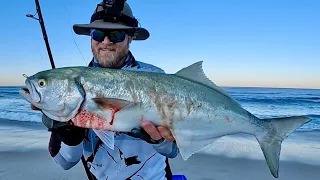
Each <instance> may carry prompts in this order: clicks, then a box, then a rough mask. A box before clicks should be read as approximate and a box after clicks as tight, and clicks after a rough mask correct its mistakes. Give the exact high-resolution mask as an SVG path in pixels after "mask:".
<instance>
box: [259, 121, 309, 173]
mask: <svg viewBox="0 0 320 180" xmlns="http://www.w3.org/2000/svg"><path fill="white" fill-rule="evenodd" d="M263 121H269V122H270V123H269V126H268V128H267V129H266V131H263V132H260V133H258V134H256V139H257V140H258V142H259V144H260V147H261V149H262V152H263V155H264V157H265V159H266V161H267V164H268V167H269V169H270V172H271V174H272V175H273V176H274V177H275V178H278V173H279V158H280V151H281V144H282V141H283V140H284V139H286V138H287V137H288V136H289V135H290V134H291V133H292V132H293V131H295V130H296V129H297V128H299V127H300V126H302V125H303V124H305V123H307V122H309V121H310V119H309V118H308V117H306V116H293V117H286V118H272V119H263Z"/></svg>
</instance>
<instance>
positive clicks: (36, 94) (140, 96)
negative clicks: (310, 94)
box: [20, 61, 310, 178]
mask: <svg viewBox="0 0 320 180" xmlns="http://www.w3.org/2000/svg"><path fill="white" fill-rule="evenodd" d="M40 79H41V80H42V81H43V80H44V81H45V84H46V85H45V86H44V87H39V83H38V82H39V80H40ZM26 85H27V88H28V90H27V89H25V88H23V89H21V91H20V93H21V95H22V96H23V97H24V98H25V99H26V100H27V101H28V102H30V103H32V104H33V105H34V106H36V107H38V108H39V109H42V112H43V113H45V114H46V115H47V116H48V117H50V118H52V119H54V120H56V121H61V122H67V121H69V120H70V119H72V118H73V119H74V120H75V122H77V123H74V125H75V126H80V127H85V128H87V127H88V126H89V127H90V128H92V129H94V131H95V132H96V133H97V135H98V136H99V137H100V138H102V140H103V142H104V143H106V144H108V145H109V146H110V147H111V148H112V147H113V146H114V139H113V136H114V134H112V133H113V132H130V131H131V130H132V129H133V128H135V127H139V126H141V120H142V119H145V120H149V121H151V122H152V123H154V124H155V125H163V126H166V127H167V128H168V129H169V130H170V131H171V133H172V135H173V136H174V138H175V141H176V143H177V146H178V148H179V153H180V155H181V156H182V158H183V159H184V160H187V159H188V158H189V157H190V156H192V155H193V154H194V153H197V152H199V151H201V150H202V149H204V148H205V147H207V146H208V145H210V144H212V143H213V142H214V141H216V140H217V139H219V138H220V137H222V136H225V135H232V134H237V133H247V134H251V135H253V136H255V137H256V139H257V141H258V142H259V145H260V147H261V150H262V152H263V154H264V157H265V160H266V162H267V165H268V167H269V170H270V172H271V174H272V175H273V176H274V177H276V178H277V177H278V172H279V157H280V151H281V143H282V141H283V140H285V139H286V138H287V137H288V136H289V135H290V134H291V133H292V132H293V131H295V130H296V129H297V128H299V127H300V126H302V125H303V124H305V123H307V122H309V121H310V119H309V118H308V117H306V116H292V117H283V118H273V119H272V118H269V119H259V118H257V117H256V116H254V115H253V114H251V113H250V112H248V111H247V110H245V109H244V108H242V107H241V105H240V104H239V103H238V102H237V101H236V100H235V99H234V98H233V97H231V96H230V95H229V94H228V93H227V92H225V91H224V90H223V89H221V88H220V87H218V86H217V85H216V84H214V83H213V82H212V81H211V80H209V79H208V78H207V77H206V76H205V74H204V72H203V70H202V61H199V62H196V63H194V64H192V65H190V66H188V67H185V68H183V69H181V70H180V71H178V72H177V73H175V74H163V73H155V72H147V71H143V70H142V71H137V70H121V69H107V68H90V67H64V68H55V69H52V70H47V71H42V72H39V73H37V74H35V75H33V76H30V77H28V78H27V79H26ZM43 97H45V98H43ZM39 99H40V101H39ZM59 112H60V113H59ZM61 112H63V113H61ZM79 112H80V113H79ZM102 124H103V125H102Z"/></svg>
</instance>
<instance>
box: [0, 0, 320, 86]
mask: <svg viewBox="0 0 320 180" xmlns="http://www.w3.org/2000/svg"><path fill="white" fill-rule="evenodd" d="M98 2H100V1H97V0H85V1H76V0H54V1H48V0H40V5H41V10H42V14H43V17H44V22H45V25H46V29H47V33H48V36H49V43H50V45H51V50H52V54H53V58H54V60H55V63H56V67H63V66H74V65H86V64H87V63H88V62H89V61H90V59H91V57H92V56H91V50H90V39H89V37H86V36H77V35H76V34H74V33H73V30H72V25H73V24H75V23H88V22H89V19H90V16H91V14H92V12H93V11H94V9H95V6H96V4H97V3H98ZM128 2H129V4H130V5H131V8H132V10H133V13H134V15H135V16H136V17H137V18H138V19H139V20H140V24H141V26H143V27H145V28H147V29H148V30H149V31H150V34H151V37H150V38H149V39H148V40H146V41H134V42H133V43H132V44H131V51H132V52H133V53H134V55H135V57H136V59H138V60H140V61H145V62H148V63H152V64H155V65H157V66H159V67H161V68H163V69H164V70H165V71H166V72H167V73H174V72H176V71H178V70H179V69H180V68H183V67H185V66H188V65H190V64H192V63H194V62H196V61H204V62H203V66H204V71H205V73H206V74H207V76H208V77H209V78H210V79H211V80H213V81H214V82H215V83H216V84H218V85H220V86H265V87H300V88H320V70H319V69H320V21H319V19H320V12H319V7H320V1H318V0H314V1H311V0H310V1H301V0H300V1H296V0H282V1H278V0H269V1H256V0H255V1H254V0H246V1H239V0H229V1H226V0H202V1H186V0H175V1H172V0H162V1H160V0H153V1H150V0H138V1H137V0H128ZM200 2H201V3H202V4H199V3H200ZM35 11H36V9H35V4H34V1H33V0H15V1H8V0H4V1H1V2H0V12H1V16H0V20H1V23H2V24H1V27H2V28H0V39H1V43H0V63H1V64H2V65H1V67H0V76H1V79H0V85H22V84H23V83H24V82H23V81H24V77H23V76H22V74H23V73H25V74H27V75H31V74H33V73H36V72H38V71H41V70H44V69H50V68H51V67H50V63H49V59H48V55H47V51H46V48H45V44H44V41H43V38H42V34H41V29H40V25H39V23H38V21H36V20H33V19H30V18H27V17H26V16H25V15H26V14H28V13H31V14H34V13H35ZM74 40H75V41H76V43H77V44H78V46H79V48H80V50H81V52H82V54H83V56H84V59H83V58H82V56H81V54H80V52H79V50H78V48H77V46H76V44H75V42H74Z"/></svg>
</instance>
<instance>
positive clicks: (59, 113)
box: [20, 68, 84, 122]
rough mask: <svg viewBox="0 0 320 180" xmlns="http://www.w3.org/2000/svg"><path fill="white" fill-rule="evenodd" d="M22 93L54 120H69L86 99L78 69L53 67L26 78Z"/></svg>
mask: <svg viewBox="0 0 320 180" xmlns="http://www.w3.org/2000/svg"><path fill="white" fill-rule="evenodd" d="M25 85H26V88H22V89H21V90H20V95H21V96H22V97H23V98H24V99H25V100H27V101H28V102H29V103H31V104H33V105H34V106H36V107H37V108H39V109H41V111H42V112H43V113H44V114H45V115H47V116H48V117H49V118H51V119H53V120H57V121H60V122H67V121H69V120H70V119H71V118H73V117H74V116H75V115H76V114H77V113H78V109H79V108H80V106H81V104H82V102H83V101H84V90H83V89H82V87H81V85H80V84H79V82H78V81H77V69H71V68H70V69H68V68H60V69H58V68H57V69H52V70H47V71H42V72H39V73H36V74H35V75H33V76H30V77H27V79H26V80H25Z"/></svg>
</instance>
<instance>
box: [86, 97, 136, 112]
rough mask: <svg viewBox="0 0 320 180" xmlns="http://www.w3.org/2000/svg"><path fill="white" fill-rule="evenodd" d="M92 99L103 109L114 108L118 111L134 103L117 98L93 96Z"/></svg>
mask: <svg viewBox="0 0 320 180" xmlns="http://www.w3.org/2000/svg"><path fill="white" fill-rule="evenodd" d="M92 100H93V101H94V102H95V103H96V104H98V105H99V107H100V108H101V109H113V110H116V111H120V110H121V109H123V108H125V107H127V106H129V105H133V104H134V103H133V102H130V101H127V100H123V99H116V98H92Z"/></svg>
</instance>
